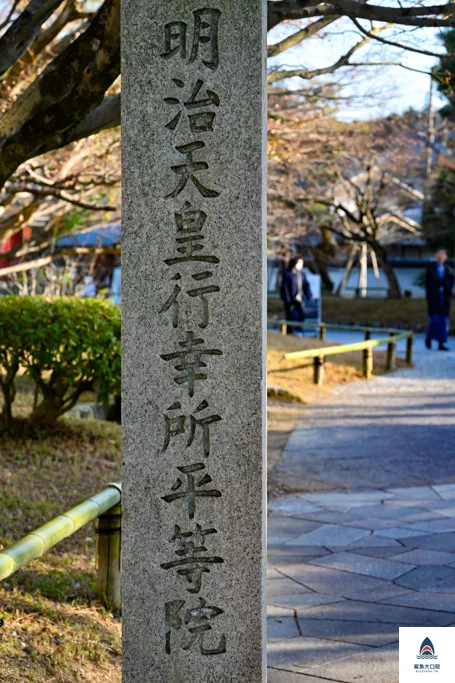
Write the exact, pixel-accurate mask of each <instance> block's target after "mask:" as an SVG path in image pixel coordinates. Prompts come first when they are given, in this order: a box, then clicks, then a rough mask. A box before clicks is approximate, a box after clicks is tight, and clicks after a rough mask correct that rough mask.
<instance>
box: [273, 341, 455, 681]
mask: <svg viewBox="0 0 455 683" xmlns="http://www.w3.org/2000/svg"><path fill="white" fill-rule="evenodd" d="M454 379H455V354H452V353H447V354H445V353H440V354H438V352H436V351H435V352H433V353H431V354H430V353H427V352H425V353H424V352H423V351H422V350H420V349H419V350H418V353H417V354H416V367H415V368H414V369H412V370H405V371H401V372H399V373H395V374H393V375H389V376H386V377H382V378H379V379H376V380H374V381H372V382H370V383H366V382H358V383H355V384H351V385H349V386H346V387H343V388H342V389H340V390H339V391H338V392H337V394H336V395H335V396H333V395H332V397H331V398H330V399H329V400H327V401H325V402H324V403H322V404H319V405H316V406H314V407H311V409H309V410H308V411H306V413H305V417H304V419H303V421H302V423H301V424H300V425H299V426H298V427H297V429H296V430H295V431H294V432H293V434H292V435H291V438H290V440H289V442H288V445H287V448H286V449H285V452H284V453H283V456H282V458H281V460H280V462H279V463H278V465H277V466H276V467H275V469H274V471H273V473H272V476H273V478H274V482H275V483H276V482H278V483H279V485H280V486H281V487H282V489H284V490H286V491H291V493H288V494H286V495H283V496H281V497H280V498H275V499H274V500H272V501H270V502H269V540H268V542H269V550H268V553H269V557H268V617H269V618H268V627H269V659H268V665H269V671H268V681H269V683H316V681H318V682H319V683H321V679H323V680H328V681H342V682H344V683H351V682H352V683H354V682H355V683H359V682H360V683H362V681H368V683H395V682H396V681H398V627H399V626H412V625H414V626H425V625H433V626H449V625H455V458H454V457H453V454H454V444H455V420H454V418H455V382H454Z"/></svg>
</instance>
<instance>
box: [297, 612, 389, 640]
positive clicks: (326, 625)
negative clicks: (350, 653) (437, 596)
mask: <svg viewBox="0 0 455 683" xmlns="http://www.w3.org/2000/svg"><path fill="white" fill-rule="evenodd" d="M299 627H300V633H301V635H302V636H303V637H305V636H312V637H314V638H328V639H329V640H338V641H341V642H343V643H354V644H356V645H370V646H373V647H381V646H382V645H388V644H390V643H395V642H396V641H397V639H398V626H397V625H396V624H378V623H377V622H371V621H342V620H331V619H304V618H301V617H299Z"/></svg>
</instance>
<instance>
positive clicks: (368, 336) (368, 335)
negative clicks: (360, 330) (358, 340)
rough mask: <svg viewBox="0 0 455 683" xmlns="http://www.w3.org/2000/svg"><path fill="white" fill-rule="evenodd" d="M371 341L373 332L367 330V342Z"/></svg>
mask: <svg viewBox="0 0 455 683" xmlns="http://www.w3.org/2000/svg"><path fill="white" fill-rule="evenodd" d="M370 339H371V330H365V341H370Z"/></svg>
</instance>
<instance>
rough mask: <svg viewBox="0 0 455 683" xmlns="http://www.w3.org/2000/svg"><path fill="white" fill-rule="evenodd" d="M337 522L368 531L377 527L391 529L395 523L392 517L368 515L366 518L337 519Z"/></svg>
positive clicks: (375, 529)
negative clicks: (380, 517) (384, 517)
mask: <svg viewBox="0 0 455 683" xmlns="http://www.w3.org/2000/svg"><path fill="white" fill-rule="evenodd" d="M334 521H335V520H334ZM338 523H339V524H341V525H342V526H353V527H355V528H356V529H368V530H369V531H377V530H378V529H391V528H392V527H394V526H396V525H397V523H396V521H395V520H394V519H379V518H378V517H368V518H367V519H350V520H347V521H345V520H344V519H341V520H340V519H339V521H338Z"/></svg>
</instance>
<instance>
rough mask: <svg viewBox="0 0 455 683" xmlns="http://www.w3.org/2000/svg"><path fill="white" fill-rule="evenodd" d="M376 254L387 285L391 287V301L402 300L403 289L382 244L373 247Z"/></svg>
mask: <svg viewBox="0 0 455 683" xmlns="http://www.w3.org/2000/svg"><path fill="white" fill-rule="evenodd" d="M372 248H373V249H374V252H375V254H376V256H377V259H378V262H379V265H380V267H381V268H382V270H383V271H384V275H385V276H386V278H387V284H388V285H389V298H390V299H402V298H403V297H402V294H401V287H400V284H399V282H398V278H397V276H396V274H395V271H394V269H393V267H392V266H391V265H390V263H389V260H388V256H387V251H386V250H385V249H384V247H382V246H381V245H380V244H378V243H375V244H373V245H372Z"/></svg>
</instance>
